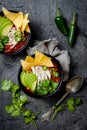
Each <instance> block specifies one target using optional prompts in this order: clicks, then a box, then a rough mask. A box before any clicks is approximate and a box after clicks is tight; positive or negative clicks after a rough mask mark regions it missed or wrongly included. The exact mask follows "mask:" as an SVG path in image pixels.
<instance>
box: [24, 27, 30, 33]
mask: <svg viewBox="0 0 87 130" xmlns="http://www.w3.org/2000/svg"><path fill="white" fill-rule="evenodd" d="M25 31H26V32H28V33H30V32H31V31H30V28H29V25H27V26H26V28H25Z"/></svg>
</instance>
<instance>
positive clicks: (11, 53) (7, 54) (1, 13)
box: [0, 10, 31, 56]
mask: <svg viewBox="0 0 87 130" xmlns="http://www.w3.org/2000/svg"><path fill="white" fill-rule="evenodd" d="M9 11H11V12H14V13H15V12H19V11H16V10H9ZM0 15H1V16H3V12H2V11H0ZM30 39H31V32H30V33H27V39H26V41H25V44H24V45H23V46H22V47H20V48H19V49H18V50H16V51H14V52H9V53H5V52H3V51H0V54H2V55H6V56H11V55H16V54H18V53H20V52H22V51H23V50H24V49H25V48H26V47H27V46H28V43H29V41H30Z"/></svg>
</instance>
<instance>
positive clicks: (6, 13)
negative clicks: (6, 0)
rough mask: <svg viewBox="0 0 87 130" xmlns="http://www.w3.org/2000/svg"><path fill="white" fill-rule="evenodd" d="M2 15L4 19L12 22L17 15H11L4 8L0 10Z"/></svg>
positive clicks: (11, 13)
mask: <svg viewBox="0 0 87 130" xmlns="http://www.w3.org/2000/svg"><path fill="white" fill-rule="evenodd" d="M2 11H3V14H4V15H5V17H6V18H8V19H10V20H11V21H12V22H13V21H14V20H15V19H16V17H17V16H18V14H17V13H13V12H10V11H8V10H7V9H6V8H4V7H3V8H2Z"/></svg>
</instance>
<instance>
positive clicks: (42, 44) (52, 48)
mask: <svg viewBox="0 0 87 130" xmlns="http://www.w3.org/2000/svg"><path fill="white" fill-rule="evenodd" d="M58 44H59V42H58V41H57V39H56V38H52V39H48V40H44V41H37V40H36V41H34V46H33V47H28V48H27V54H28V55H32V54H35V51H36V50H38V51H40V52H42V53H46V54H50V55H52V56H54V57H55V58H56V59H57V60H58V61H59V62H60V64H61V66H62V69H63V72H64V78H63V81H67V80H68V77H69V70H70V56H69V54H68V52H67V51H66V50H60V49H59V47H58Z"/></svg>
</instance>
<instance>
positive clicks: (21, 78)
mask: <svg viewBox="0 0 87 130" xmlns="http://www.w3.org/2000/svg"><path fill="white" fill-rule="evenodd" d="M25 76H26V73H25V72H24V71H22V72H21V74H20V81H21V84H22V85H24V86H26V84H25V82H24V79H25V78H24V77H25Z"/></svg>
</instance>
